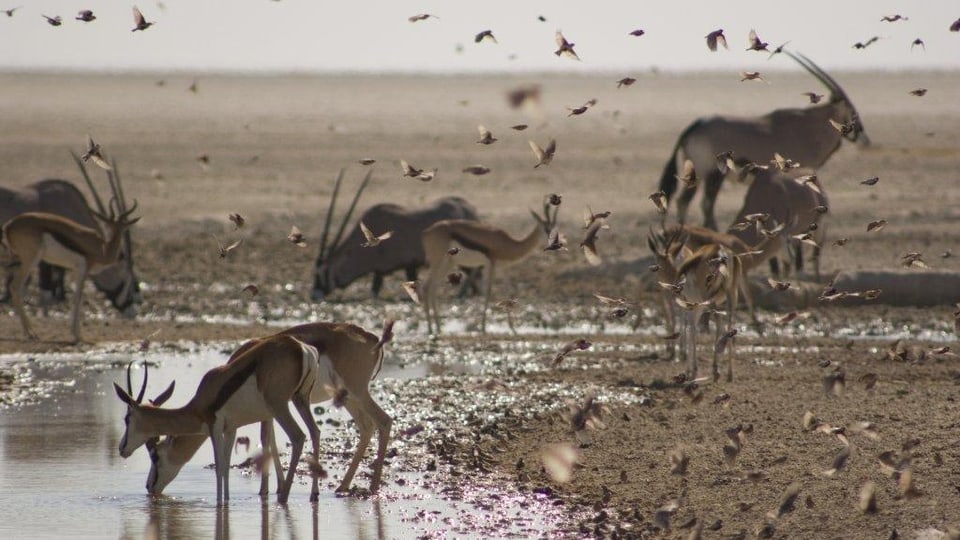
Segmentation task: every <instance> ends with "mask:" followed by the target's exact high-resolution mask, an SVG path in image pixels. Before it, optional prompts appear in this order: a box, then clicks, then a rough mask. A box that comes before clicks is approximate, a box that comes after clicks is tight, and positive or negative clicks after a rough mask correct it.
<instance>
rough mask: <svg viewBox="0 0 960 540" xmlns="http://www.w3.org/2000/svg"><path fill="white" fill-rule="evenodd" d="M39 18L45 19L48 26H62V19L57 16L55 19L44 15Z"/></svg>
mask: <svg viewBox="0 0 960 540" xmlns="http://www.w3.org/2000/svg"><path fill="white" fill-rule="evenodd" d="M40 16H41V17H43V18H44V19H46V20H47V23H48V24H49V25H50V26H60V25H61V24H63V19H61V18H60V16H59V15H57V16H56V17H47V16H46V15H42V14H41V15H40Z"/></svg>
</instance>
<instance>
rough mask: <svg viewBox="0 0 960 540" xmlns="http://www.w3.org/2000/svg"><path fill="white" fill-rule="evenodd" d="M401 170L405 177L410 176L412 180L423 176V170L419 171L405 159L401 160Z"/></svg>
mask: <svg viewBox="0 0 960 540" xmlns="http://www.w3.org/2000/svg"><path fill="white" fill-rule="evenodd" d="M400 169H401V170H402V171H403V176H409V177H410V178H416V177H418V176H420V175H421V174H423V169H418V168H416V167H414V166H413V165H410V164H409V163H407V162H406V160H403V159H401V160H400Z"/></svg>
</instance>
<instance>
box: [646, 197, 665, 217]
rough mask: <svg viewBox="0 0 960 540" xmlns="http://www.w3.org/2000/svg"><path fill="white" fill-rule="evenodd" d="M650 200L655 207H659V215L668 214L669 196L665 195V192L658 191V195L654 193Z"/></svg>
mask: <svg viewBox="0 0 960 540" xmlns="http://www.w3.org/2000/svg"><path fill="white" fill-rule="evenodd" d="M648 198H649V199H650V200H651V201H653V205H654V206H656V207H657V213H658V214H660V215H664V214H666V213H667V194H666V193H664V192H663V191H658V192H656V193H652V194H651V195H650V196H649V197H648Z"/></svg>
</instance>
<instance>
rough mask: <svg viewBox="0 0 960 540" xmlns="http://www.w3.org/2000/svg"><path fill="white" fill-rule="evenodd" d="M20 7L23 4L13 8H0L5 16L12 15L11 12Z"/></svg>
mask: <svg viewBox="0 0 960 540" xmlns="http://www.w3.org/2000/svg"><path fill="white" fill-rule="evenodd" d="M22 7H23V6H17V7H15V8H11V9H4V10H2V11H3V12H4V13H6V14H7V17H13V12H14V11H16V10H18V9H20V8H22Z"/></svg>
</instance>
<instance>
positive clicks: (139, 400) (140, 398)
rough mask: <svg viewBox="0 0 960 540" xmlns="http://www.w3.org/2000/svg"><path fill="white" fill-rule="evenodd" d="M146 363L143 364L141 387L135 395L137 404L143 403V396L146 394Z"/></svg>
mask: <svg viewBox="0 0 960 540" xmlns="http://www.w3.org/2000/svg"><path fill="white" fill-rule="evenodd" d="M147 375H148V372H147V363H146V362H144V363H143V385H141V386H140V393H139V394H137V403H142V402H143V395H144V394H146V393H147Z"/></svg>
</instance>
